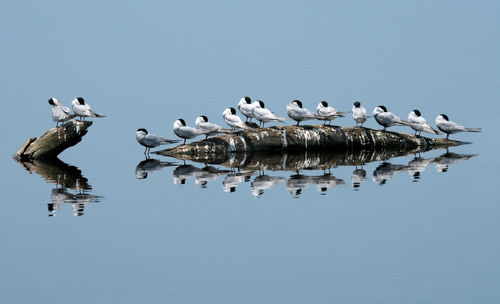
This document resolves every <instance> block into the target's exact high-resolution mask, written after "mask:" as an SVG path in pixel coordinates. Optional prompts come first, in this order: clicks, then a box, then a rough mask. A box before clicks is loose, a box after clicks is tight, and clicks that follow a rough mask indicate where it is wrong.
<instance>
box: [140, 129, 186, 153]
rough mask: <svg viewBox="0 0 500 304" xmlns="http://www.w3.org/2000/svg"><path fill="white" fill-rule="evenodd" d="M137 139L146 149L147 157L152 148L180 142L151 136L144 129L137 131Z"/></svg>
mask: <svg viewBox="0 0 500 304" xmlns="http://www.w3.org/2000/svg"><path fill="white" fill-rule="evenodd" d="M135 139H136V140H137V142H138V143H140V144H141V145H143V146H144V147H146V150H145V151H144V154H145V155H148V154H149V151H150V150H151V148H156V147H158V146H159V145H166V144H173V143H176V142H179V141H178V140H172V139H166V138H165V137H162V136H158V135H154V134H149V133H148V131H147V130H146V129H144V128H140V129H137V131H136V132H135Z"/></svg>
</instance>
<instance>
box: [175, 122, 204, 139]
mask: <svg viewBox="0 0 500 304" xmlns="http://www.w3.org/2000/svg"><path fill="white" fill-rule="evenodd" d="M174 133H175V135H177V136H179V137H180V138H183V139H184V142H183V143H182V144H183V145H185V144H186V139H192V138H195V137H196V136H198V135H201V134H203V131H201V130H199V129H196V128H193V127H189V126H186V122H185V121H184V119H182V118H179V119H177V120H176V121H175V122H174Z"/></svg>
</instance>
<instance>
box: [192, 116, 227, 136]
mask: <svg viewBox="0 0 500 304" xmlns="http://www.w3.org/2000/svg"><path fill="white" fill-rule="evenodd" d="M195 126H196V129H198V130H200V131H201V132H202V133H203V134H205V139H207V138H208V136H211V135H215V134H218V133H221V132H224V131H225V130H224V129H223V128H222V127H221V126H219V125H218V124H214V123H213V122H209V121H208V118H207V117H206V116H205V115H201V116H198V118H196V121H195Z"/></svg>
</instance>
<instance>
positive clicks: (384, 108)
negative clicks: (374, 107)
mask: <svg viewBox="0 0 500 304" xmlns="http://www.w3.org/2000/svg"><path fill="white" fill-rule="evenodd" d="M378 107H379V108H381V109H382V110H384V112H387V108H386V107H385V106H378Z"/></svg>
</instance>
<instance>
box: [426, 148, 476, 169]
mask: <svg viewBox="0 0 500 304" xmlns="http://www.w3.org/2000/svg"><path fill="white" fill-rule="evenodd" d="M477 155H478V154H457V153H453V152H448V151H447V152H446V153H445V154H443V155H441V156H439V157H437V158H435V160H434V163H435V166H436V169H437V171H438V172H441V173H444V172H448V167H449V166H450V165H456V164H458V163H460V162H462V161H464V160H468V159H469V158H471V157H474V156H477Z"/></svg>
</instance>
